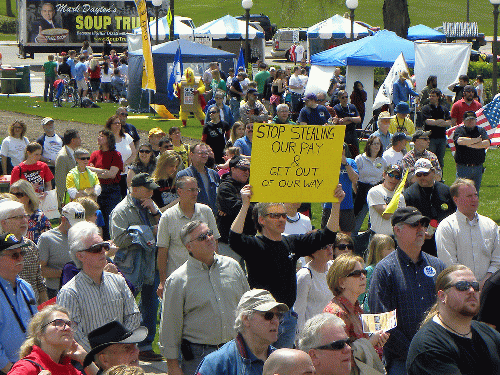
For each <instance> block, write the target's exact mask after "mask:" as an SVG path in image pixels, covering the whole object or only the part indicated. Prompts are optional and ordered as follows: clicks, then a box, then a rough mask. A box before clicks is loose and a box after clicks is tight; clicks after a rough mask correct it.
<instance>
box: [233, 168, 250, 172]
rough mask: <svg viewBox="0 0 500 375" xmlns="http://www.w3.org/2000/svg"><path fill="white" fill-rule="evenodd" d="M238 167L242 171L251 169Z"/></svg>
mask: <svg viewBox="0 0 500 375" xmlns="http://www.w3.org/2000/svg"><path fill="white" fill-rule="evenodd" d="M236 169H239V170H240V171H244V172H246V171H249V170H250V168H248V167H236Z"/></svg>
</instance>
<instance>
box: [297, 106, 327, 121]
mask: <svg viewBox="0 0 500 375" xmlns="http://www.w3.org/2000/svg"><path fill="white" fill-rule="evenodd" d="M329 118H330V113H329V112H328V110H327V109H326V107H325V106H323V105H318V106H317V107H316V108H309V107H304V108H302V109H301V110H300V113H299V118H298V119H297V122H298V123H300V122H305V123H306V124H307V125H324V124H326V123H327V122H328V119H329Z"/></svg>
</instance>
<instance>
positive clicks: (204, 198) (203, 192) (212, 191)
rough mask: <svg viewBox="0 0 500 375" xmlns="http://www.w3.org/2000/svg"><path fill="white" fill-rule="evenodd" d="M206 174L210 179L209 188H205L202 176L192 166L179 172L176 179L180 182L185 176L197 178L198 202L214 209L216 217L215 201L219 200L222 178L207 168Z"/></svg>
mask: <svg viewBox="0 0 500 375" xmlns="http://www.w3.org/2000/svg"><path fill="white" fill-rule="evenodd" d="M205 172H206V174H207V177H208V184H209V186H205V184H204V183H203V178H202V177H201V174H199V173H198V171H197V170H196V168H195V167H193V166H190V167H188V168H185V169H183V170H182V171H180V172H178V173H177V176H176V177H175V179H176V180H178V179H179V178H181V177H183V176H191V177H194V178H196V181H198V188H199V189H200V192H199V193H198V199H197V202H198V203H203V204H206V205H207V206H209V207H210V208H211V209H212V212H213V213H214V216H215V217H216V216H217V212H218V211H217V206H216V204H215V201H216V199H217V188H218V187H219V183H220V177H219V175H218V174H217V172H216V171H214V170H213V169H209V168H207V167H205ZM207 192H208V194H207Z"/></svg>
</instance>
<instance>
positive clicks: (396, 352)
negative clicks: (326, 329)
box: [368, 247, 446, 361]
mask: <svg viewBox="0 0 500 375" xmlns="http://www.w3.org/2000/svg"><path fill="white" fill-rule="evenodd" d="M445 268H446V265H445V264H444V263H443V262H442V261H441V260H439V259H438V258H436V257H433V256H432V255H429V254H427V253H424V252H421V253H420V257H419V260H418V261H417V263H413V261H412V260H411V259H410V258H409V257H408V255H406V253H405V252H404V251H403V250H401V249H400V248H399V247H398V248H397V250H396V251H393V252H392V253H390V254H389V255H387V256H386V257H385V258H384V259H382V260H381V261H380V262H379V263H378V264H377V266H376V267H375V270H374V271H373V275H372V278H371V281H370V289H369V291H368V304H369V306H370V313H372V314H377V313H381V312H387V311H392V310H394V309H396V316H397V320H398V325H397V327H396V328H394V329H392V330H391V331H390V334H391V336H390V337H389V340H388V341H387V342H386V344H385V345H384V355H385V356H386V357H388V358H391V359H399V360H403V361H406V356H407V355H408V349H409V347H410V342H411V340H412V338H413V336H414V335H415V333H416V332H417V331H418V327H419V325H420V323H422V320H423V319H424V316H425V313H426V312H427V310H429V308H430V307H431V306H432V305H433V304H434V303H435V302H436V290H435V284H436V278H437V276H438V275H439V273H440V272H441V271H442V270H444V269H445Z"/></svg>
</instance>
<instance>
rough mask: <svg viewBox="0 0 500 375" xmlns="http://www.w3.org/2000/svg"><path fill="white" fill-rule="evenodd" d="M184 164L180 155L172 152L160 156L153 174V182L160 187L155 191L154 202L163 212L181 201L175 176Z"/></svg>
mask: <svg viewBox="0 0 500 375" xmlns="http://www.w3.org/2000/svg"><path fill="white" fill-rule="evenodd" d="M181 163H182V159H181V157H180V155H179V154H178V153H177V152H175V151H172V150H167V151H165V152H164V153H163V154H161V155H160V157H159V158H158V161H157V162H156V168H155V170H154V172H153V176H152V177H153V180H154V181H155V182H156V183H157V184H158V185H159V186H160V187H159V188H158V189H155V190H154V191H153V201H154V202H155V203H156V205H157V206H158V207H159V209H160V211H161V212H164V211H165V210H166V209H167V208H169V207H172V206H173V205H175V204H176V203H177V202H178V201H179V197H178V196H177V193H176V192H175V186H174V182H175V176H176V174H177V169H178V168H179V165H180V164H181Z"/></svg>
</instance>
